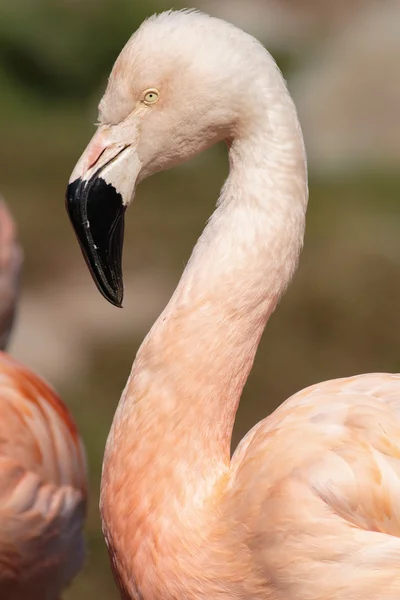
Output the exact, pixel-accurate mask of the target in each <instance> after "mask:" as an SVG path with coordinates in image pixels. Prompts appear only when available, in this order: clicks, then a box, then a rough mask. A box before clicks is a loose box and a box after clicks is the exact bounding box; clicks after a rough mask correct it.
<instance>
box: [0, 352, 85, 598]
mask: <svg viewBox="0 0 400 600" xmlns="http://www.w3.org/2000/svg"><path fill="white" fill-rule="evenodd" d="M85 506H86V465H85V454H84V450H83V446H82V443H81V440H80V437H79V434H78V431H77V429H76V426H75V424H74V422H73V420H72V418H71V416H70V414H69V412H68V411H67V409H66V407H65V405H64V404H63V403H62V401H61V400H60V398H59V397H58V396H57V395H56V393H55V392H54V391H53V390H52V389H51V388H50V387H49V386H48V385H47V384H46V383H45V382H44V381H43V380H42V379H40V378H39V377H38V376H37V375H35V374H34V373H33V372H32V371H30V370H29V369H27V368H25V367H24V366H22V365H20V364H19V363H18V362H17V361H15V360H14V359H12V358H11V357H10V356H8V355H7V354H5V353H1V354H0V597H1V598H2V599H3V598H4V599H8V598H10V600H11V599H13V600H20V599H21V600H25V599H28V598H29V599H36V598H37V599H39V598H40V599H47V598H49V599H53V598H57V597H59V594H60V592H61V590H62V589H63V588H64V587H66V585H67V584H68V583H69V582H70V581H71V580H72V578H73V577H74V576H75V575H76V574H77V572H78V571H79V570H80V569H81V567H82V563H83V559H84V542H83V536H82V526H83V522H84V517H85Z"/></svg>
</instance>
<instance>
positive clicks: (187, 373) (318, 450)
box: [67, 11, 400, 600]
mask: <svg viewBox="0 0 400 600" xmlns="http://www.w3.org/2000/svg"><path fill="white" fill-rule="evenodd" d="M221 140H224V141H226V142H227V147H228V152H229V165H230V172H229V176H228V178H227V180H226V182H225V184H224V186H223V188H222V190H221V193H220V197H219V199H218V202H217V207H216V209H215V211H214V213H213V215H212V217H211V218H210V220H209V221H208V223H207V225H206V227H205V229H204V231H203V233H202V235H201V237H200V239H199V240H198V242H197V244H196V246H195V248H194V250H193V253H192V256H191V258H190V260H189V262H188V264H187V265H186V268H185V270H184V272H183V274H182V277H181V279H180V281H179V284H178V286H177V288H176V290H175V292H174V294H173V296H172V298H171V300H170V302H169V303H168V305H167V307H166V308H165V309H164V311H163V313H162V314H161V315H160V317H159V318H158V319H157V321H156V322H155V324H154V325H153V327H152V328H151V330H150V332H149V334H148V335H147V336H146V338H145V340H144V341H143V343H142V345H141V347H140V349H139V351H138V353H137V355H136V358H135V360H134V362H133V366H132V370H131V374H130V377H129V379H128V382H127V384H126V387H125V390H124V392H123V394H122V398H121V400H120V403H119V405H118V408H117V410H116V413H115V416H114V420H113V424H112V427H111V430H110V434H109V437H108V441H107V445H106V451H105V456H104V463H103V475H102V486H101V504H100V508H101V514H102V518H103V531H104V534H105V538H106V542H107V545H108V550H109V554H110V558H111V564H112V568H113V571H114V574H115V578H116V581H117V583H118V585H119V588H120V591H121V594H122V596H123V598H126V599H128V600H129V599H134V600H182V599H185V600H203V599H205V598H212V599H213V600H217V599H218V600H228V599H229V600H233V599H235V600H322V599H324V600H325V599H326V600H328V599H329V600H349V599H351V600H395V599H398V598H399V597H400V571H399V564H400V539H399V534H400V528H399V526H400V518H399V517H400V513H399V506H400V462H399V461H400V441H399V440H400V376H398V375H389V374H370V375H360V376H357V377H351V378H347V379H338V380H334V381H328V382H325V383H321V384H317V385H315V386H312V387H310V388H308V389H306V390H304V391H302V392H299V393H298V394H296V395H294V396H293V397H292V398H290V399H289V400H287V401H286V402H285V403H284V404H283V405H282V406H281V407H279V408H278V409H277V410H276V411H275V412H274V413H273V414H272V415H271V416H269V417H267V418H266V419H265V420H264V421H262V422H261V423H259V424H258V425H256V427H255V428H253V429H252V430H251V431H250V432H249V434H248V435H247V436H246V437H245V438H244V440H243V441H242V442H241V444H240V445H239V447H238V448H237V450H236V452H235V453H234V455H233V457H232V458H231V457H230V443H231V434H232V429H233V425H234V419H235V414H236V410H237V407H238V403H239V400H240V396H241V392H242V389H243V386H244V384H245V382H246V379H247V377H248V374H249V372H250V370H251V367H252V364H253V360H254V356H255V353H256V350H257V346H258V343H259V340H260V337H261V335H262V332H263V330H264V328H265V326H266V323H267V322H268V319H269V318H270V316H271V314H272V313H273V311H274V310H275V307H276V306H277V303H278V301H279V299H280V297H281V296H282V294H283V293H284V291H285V290H286V288H287V285H288V284H289V282H290V280H291V277H292V275H293V273H294V272H295V270H296V267H297V263H298V259H299V254H300V250H301V247H302V243H303V235H304V227H305V215H306V209H307V201H308V186H307V166H306V156H305V151H304V143H303V138H302V133H301V129H300V125H299V121H298V118H297V114H296V110H295V107H294V105H293V102H292V100H291V98H290V95H289V93H288V90H287V88H286V85H285V82H284V80H283V78H282V75H281V73H280V72H279V70H278V68H277V66H276V64H275V63H274V61H273V59H272V57H271V56H270V55H269V54H268V52H267V51H266V50H265V49H264V48H263V47H262V46H261V44H259V43H258V42H257V41H256V40H254V38H252V37H251V36H248V35H247V34H245V33H244V32H242V31H240V30H238V29H237V28H235V27H233V26H231V25H229V24H227V23H224V22H223V21H220V20H218V19H213V18H210V17H208V16H206V15H203V14H199V13H196V12H190V11H189V12H187V11H183V12H168V13H163V14H161V15H158V16H156V17H152V18H150V19H149V20H147V21H146V22H145V23H144V24H143V25H142V26H141V27H140V28H139V30H138V31H137V32H136V33H135V34H134V35H133V36H132V38H131V39H130V40H129V41H128V43H127V45H126V46H125V48H124V49H123V50H122V52H121V54H120V56H119V57H118V59H117V61H116V63H115V65H114V67H113V70H112V72H111V75H110V78H109V82H108V86H107V89H106V91H105V94H104V96H103V98H102V100H101V102H100V106H99V126H98V130H97V132H96V134H95V136H94V138H93V140H92V141H91V142H90V143H89V146H88V148H87V149H86V151H85V152H84V153H83V155H82V157H81V158H80V160H79V161H78V163H77V165H76V167H75V169H74V171H73V173H72V175H71V179H70V185H69V188H68V193H67V208H68V211H69V215H70V218H71V221H72V224H73V226H74V228H75V232H76V234H77V236H78V239H79V242H80V245H81V248H82V251H83V253H84V256H85V259H86V261H87V262H88V264H89V267H90V269H91V272H92V275H93V277H94V279H95V282H96V284H97V286H98V287H99V289H100V291H101V292H102V293H103V295H104V296H105V297H106V298H107V299H109V300H110V301H111V302H112V303H114V304H117V305H120V304H121V301H122V292H123V287H122V280H121V250H122V234H123V218H124V213H125V209H126V207H127V206H128V205H129V204H130V202H131V201H132V199H133V197H134V191H135V187H136V185H137V183H138V182H140V181H141V180H142V179H144V178H145V177H148V176H149V175H151V174H153V173H155V172H156V171H160V170H162V169H166V168H168V167H171V166H174V165H175V164H177V163H179V162H182V161H183V160H187V159H189V158H191V157H192V156H194V155H195V154H197V153H198V152H200V151H202V150H204V149H205V148H207V147H208V146H210V145H211V144H212V143H215V142H218V141H221ZM188 201H189V199H188Z"/></svg>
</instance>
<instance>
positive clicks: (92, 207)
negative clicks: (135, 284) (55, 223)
mask: <svg viewBox="0 0 400 600" xmlns="http://www.w3.org/2000/svg"><path fill="white" fill-rule="evenodd" d="M89 148H90V146H89ZM130 150H131V148H130V147H129V146H123V147H122V148H121V146H119V147H118V146H110V147H108V148H107V147H103V148H102V149H101V150H99V156H97V158H96V160H95V164H94V166H93V165H91V166H90V165H89V168H88V169H87V170H86V169H82V168H81V165H82V161H83V159H84V157H85V154H86V153H84V154H83V156H82V158H81V160H80V161H79V163H78V164H77V167H76V168H75V171H74V173H73V175H72V177H71V179H72V181H71V182H70V184H69V185H68V189H67V194H66V208H67V212H68V215H69V218H70V220H71V223H72V226H73V228H74V231H75V234H76V236H77V238H78V241H79V245H80V247H81V250H82V254H83V256H84V258H85V261H86V263H87V265H88V267H89V270H90V272H91V275H92V277H93V280H94V282H95V284H96V285H97V287H98V289H99V291H100V292H101V294H102V295H103V296H104V297H105V298H106V299H107V300H108V301H109V302H111V304H114V305H115V306H119V307H121V306H122V299H123V293H124V285H123V278H122V248H123V241H124V215H125V210H126V207H127V205H128V204H129V202H130V201H131V199H132V197H133V192H134V187H135V183H136V177H135V173H133V174H132V175H133V177H128V176H127V175H128V174H127V172H126V171H127V168H128V164H127V163H128V160H129V158H130V159H131V160H132V152H131V151H130ZM83 164H84V161H83ZM75 173H76V174H77V175H80V176H78V177H77V178H76V179H74V175H75Z"/></svg>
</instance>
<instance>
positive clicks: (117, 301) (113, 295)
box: [98, 286, 124, 308]
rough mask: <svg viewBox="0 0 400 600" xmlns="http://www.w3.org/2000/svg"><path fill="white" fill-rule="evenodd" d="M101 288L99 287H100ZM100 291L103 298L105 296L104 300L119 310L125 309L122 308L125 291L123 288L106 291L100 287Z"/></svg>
mask: <svg viewBox="0 0 400 600" xmlns="http://www.w3.org/2000/svg"><path fill="white" fill-rule="evenodd" d="M98 287H99V286H98ZM99 291H100V293H101V294H102V296H104V298H105V299H106V300H108V302H109V303H110V304H112V305H113V306H116V307H117V308H123V306H122V300H123V299H124V290H123V288H122V286H121V288H120V289H117V290H115V291H114V290H113V291H111V290H109V289H108V290H104V289H103V288H100V287H99Z"/></svg>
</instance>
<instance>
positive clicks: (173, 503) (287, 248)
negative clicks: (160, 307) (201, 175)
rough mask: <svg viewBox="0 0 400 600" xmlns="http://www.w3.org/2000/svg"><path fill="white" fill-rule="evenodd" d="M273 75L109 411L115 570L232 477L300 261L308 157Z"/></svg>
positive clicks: (106, 471)
mask: <svg viewBox="0 0 400 600" xmlns="http://www.w3.org/2000/svg"><path fill="white" fill-rule="evenodd" d="M274 73H275V71H274ZM275 77H276V79H275V80H274V81H273V85H272V86H271V82H270V81H268V86H266V90H265V93H264V94H263V95H262V98H263V100H262V101H260V103H259V104H258V105H257V112H255V113H254V115H253V117H252V119H250V121H249V122H248V123H247V125H246V126H244V125H243V126H242V127H238V130H237V135H236V137H235V138H234V139H233V140H232V141H230V142H229V144H228V145H229V158H230V174H229V177H228V179H227V181H226V183H225V185H224V187H223V189H222V192H221V195H220V198H219V200H218V205H217V208H216V210H215V212H214V214H213V216H212V217H211V219H210V221H209V223H208V224H207V226H206V228H205V230H204V232H203V234H202V236H201V237H200V239H199V241H198V243H197V245H196V247H195V249H194V251H193V254H192V256H191V259H190V261H189V263H188V265H187V267H186V269H185V271H184V273H183V275H182V278H181V280H180V282H179V285H178V287H177V289H176V291H175V293H174V295H173V297H172V298H171V300H170V302H169V304H168V306H167V307H166V309H165V310H164V312H163V313H162V314H161V316H160V317H159V319H158V320H157V321H156V323H155V324H154V326H153V328H152V329H151V331H150V333H149V334H148V336H147V338H146V339H145V341H144V342H143V344H142V346H141V348H140V350H139V352H138V354H137V357H136V360H135V362H134V364H133V368H132V372H131V375H130V378H129V380H128V383H127V385H126V388H125V391H124V393H123V396H122V399H121V402H120V404H119V407H118V409H117V412H116V415H115V419H114V422H113V426H112V429H111V432H110V436H109V439H108V443H107V449H106V454H105V461H104V468H103V479H102V515H103V521H104V531H105V534H106V538H107V539H108V543H109V545H110V548H111V555H112V556H113V561H114V565H115V567H116V572H120V573H128V574H129V573H132V572H133V571H134V569H135V568H137V565H138V562H137V560H139V559H137V558H136V559H135V558H134V557H135V556H139V554H137V553H142V554H143V552H145V550H144V548H145V540H146V539H151V540H152V542H151V543H150V542H149V546H148V548H151V547H153V546H152V544H156V543H159V544H160V543H161V542H160V540H164V539H166V537H168V536H169V537H171V536H173V535H174V534H173V531H172V529H171V527H170V524H171V523H174V522H176V520H177V519H178V520H181V519H183V515H185V514H186V515H187V514H188V512H189V513H190V514H191V515H192V516H193V515H194V514H196V519H195V520H196V523H198V524H199V527H200V528H203V526H204V522H203V521H202V518H201V517H200V514H202V513H201V509H200V507H201V506H205V505H206V504H207V499H210V498H213V497H214V496H215V494H216V490H217V489H219V482H223V481H224V480H225V477H226V475H227V473H228V472H229V461H230V457H229V456H230V441H231V434H232V428H233V424H234V419H235V413H236V410H237V406H238V403H239V399H240V395H241V392H242V389H243V386H244V384H245V381H246V379H247V376H248V374H249V371H250V369H251V367H252V364H253V360H254V356H255V353H256V349H257V346H258V343H259V340H260V336H261V334H262V332H263V329H264V327H265V325H266V322H267V320H268V317H269V316H270V314H271V313H272V311H273V310H274V309H275V306H276V304H277V302H278V300H279V298H280V296H281V294H282V293H283V291H284V290H285V288H286V286H287V284H288V282H289V280H290V278H291V275H292V274H293V272H294V270H295V268H296V265H297V260H298V256H299V252H300V248H301V245H302V241H303V230H304V220H305V211H306V204H307V184H306V167H305V156H304V148H303V141H302V136H301V132H300V128H299V125H298V121H297V117H296V113H295V110H294V107H293V104H292V102H291V100H290V97H289V95H288V93H287V91H286V87H285V85H284V82H283V80H282V79H281V76H280V75H279V73H278V71H276V76H275ZM262 102H265V106H264V105H263V103H262ZM116 502H117V503H118V508H117V506H116V504H115V503H116ZM205 503H206V504H205ZM171 511H177V512H174V515H175V516H174V517H172V516H171ZM193 511H194V512H193ZM192 516H190V517H186V521H185V522H189V521H190V522H192V524H193V523H194V519H193V518H192ZM188 518H189V521H188ZM204 518H206V517H204ZM192 526H193V525H192ZM128 531H129V536H130V537H129V539H128V538H127V537H126V532H128ZM177 531H178V532H179V536H182V535H183V533H182V531H181V530H180V529H179V528H178V529H177ZM161 532H163V533H161ZM132 536H134V537H132ZM146 548H147V546H146ZM158 551H159V552H160V553H162V552H163V547H162V545H161V546H160V547H159V550H158ZM148 552H149V553H150V554H151V551H150V550H148ZM142 554H140V556H142ZM150 554H149V556H150ZM135 560H136V562H130V561H135ZM118 565H121V566H120V567H119V566H118ZM135 565H136V566H135ZM126 581H127V580H126ZM126 585H128V584H126Z"/></svg>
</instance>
